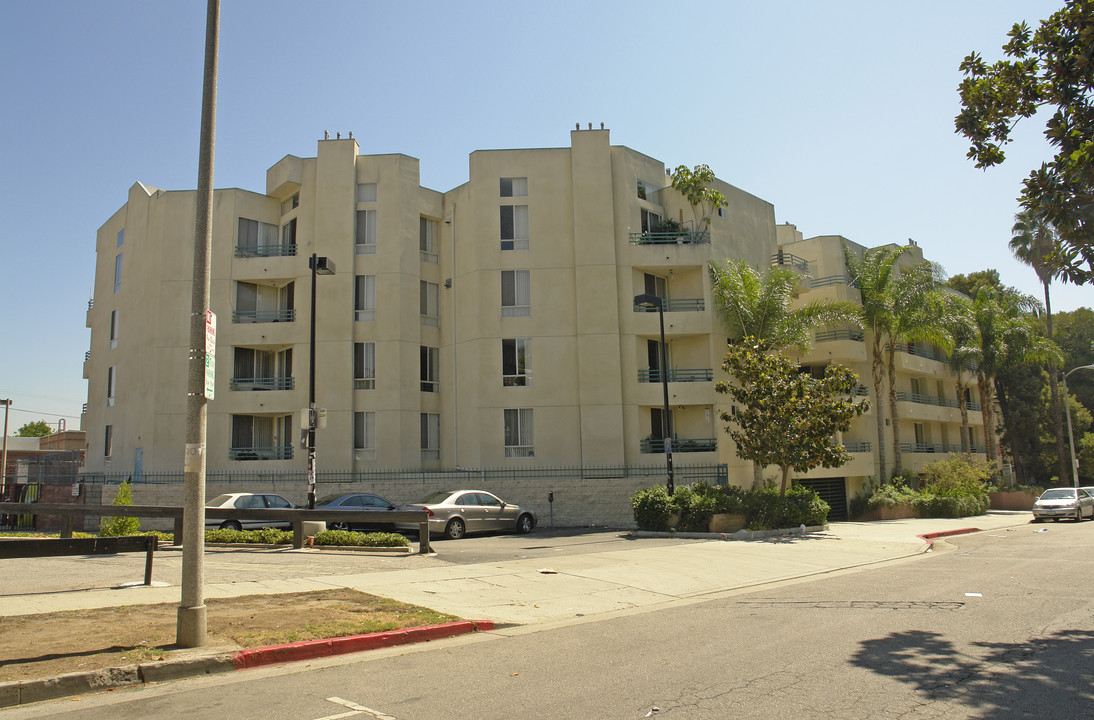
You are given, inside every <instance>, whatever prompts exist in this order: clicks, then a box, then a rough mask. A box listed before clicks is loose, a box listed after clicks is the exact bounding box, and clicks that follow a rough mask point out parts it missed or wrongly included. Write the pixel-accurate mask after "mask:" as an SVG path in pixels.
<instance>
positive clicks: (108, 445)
mask: <svg viewBox="0 0 1094 720" xmlns="http://www.w3.org/2000/svg"><path fill="white" fill-rule="evenodd" d="M113 451H114V426H113V425H107V426H106V430H105V432H104V433H103V457H105V458H108V457H110V455H111V453H112V452H113Z"/></svg>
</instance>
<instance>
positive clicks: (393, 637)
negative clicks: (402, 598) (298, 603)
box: [232, 620, 494, 670]
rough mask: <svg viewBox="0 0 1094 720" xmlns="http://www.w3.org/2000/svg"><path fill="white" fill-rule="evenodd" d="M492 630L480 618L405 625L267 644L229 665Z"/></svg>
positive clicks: (257, 664)
mask: <svg viewBox="0 0 1094 720" xmlns="http://www.w3.org/2000/svg"><path fill="white" fill-rule="evenodd" d="M493 629H494V623H492V622H490V621H489V620H480V621H476V622H471V621H469V620H461V621H458V622H450V623H442V624H440V625H423V626H422V627H415V628H406V629H404V630H388V631H386V632H378V633H369V634H367V635H350V636H348V637H340V638H329V639H326V640H307V641H304V642H298V643H289V644H286V645H270V646H268V647H260V648H251V649H250V650H240V651H239V652H237V653H236V654H235V655H233V656H232V664H233V665H235V668H236V670H245V669H247V668H254V667H260V666H262V665H276V664H279V663H286V662H295V661H298V660H314V659H315V658H321V657H329V656H332V655H344V654H346V653H353V652H361V651H363V650H376V649H378V648H385V647H395V646H397V645H409V644H411V643H416V642H428V641H430V640H440V639H442V638H449V637H455V636H457V635H465V634H467V633H472V632H478V631H483V630H493Z"/></svg>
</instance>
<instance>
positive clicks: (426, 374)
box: [418, 345, 441, 393]
mask: <svg viewBox="0 0 1094 720" xmlns="http://www.w3.org/2000/svg"><path fill="white" fill-rule="evenodd" d="M418 366H419V369H420V372H419V375H420V377H421V391H422V392H429V393H435V392H438V391H439V390H440V387H441V378H440V373H441V349H440V348H436V347H431V346H429V345H422V346H421V350H420V351H419V353H418Z"/></svg>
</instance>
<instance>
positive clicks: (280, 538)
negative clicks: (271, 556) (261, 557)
mask: <svg viewBox="0 0 1094 720" xmlns="http://www.w3.org/2000/svg"><path fill="white" fill-rule="evenodd" d="M205 542H208V543H247V544H262V545H292V531H291V530H279V529H278V528H258V529H256V530H230V529H228V528H217V529H215V530H206V531H205Z"/></svg>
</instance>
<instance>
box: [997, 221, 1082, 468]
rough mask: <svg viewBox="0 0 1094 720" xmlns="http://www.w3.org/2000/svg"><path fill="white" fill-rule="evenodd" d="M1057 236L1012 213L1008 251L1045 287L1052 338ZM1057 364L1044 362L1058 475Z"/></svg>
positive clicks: (1064, 453) (1062, 454) (1064, 454)
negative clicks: (1053, 262) (1035, 274)
mask: <svg viewBox="0 0 1094 720" xmlns="http://www.w3.org/2000/svg"><path fill="white" fill-rule="evenodd" d="M1059 247H1060V240H1059V238H1058V237H1057V235H1056V229H1055V228H1054V227H1052V225H1051V224H1050V223H1048V222H1046V221H1045V220H1044V219H1043V218H1041V217H1038V216H1037V215H1034V214H1033V213H1031V212H1029V211H1028V210H1023V211H1022V212H1020V213H1018V214H1017V215H1015V216H1014V226H1013V228H1011V240H1010V251H1011V252H1012V253H1014V257H1016V258H1018V260H1020V261H1021V262H1023V263H1025V264H1026V265H1029V266H1030V267H1032V268H1033V270H1034V272H1036V273H1037V279H1038V280H1040V281H1041V286H1042V287H1043V288H1044V290H1045V328H1046V329H1047V330H1048V339H1049V340H1052V295H1051V293H1050V292H1049V286H1050V285H1051V284H1052V280H1053V278H1054V277H1056V274H1057V270H1056V268H1055V267H1054V266H1053V264H1052V258H1053V257H1055V254H1056V252H1057V251H1058V250H1059ZM1059 374H1060V368H1059V367H1058V366H1057V364H1056V361H1055V360H1050V361H1049V363H1048V382H1049V390H1050V410H1051V415H1052V423H1053V425H1054V428H1055V435H1056V453H1057V472H1058V473H1059V475H1060V477H1066V476H1067V468H1068V448H1067V443H1066V442H1065V439H1064V414H1063V402H1062V400H1061V398H1060V380H1059Z"/></svg>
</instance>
